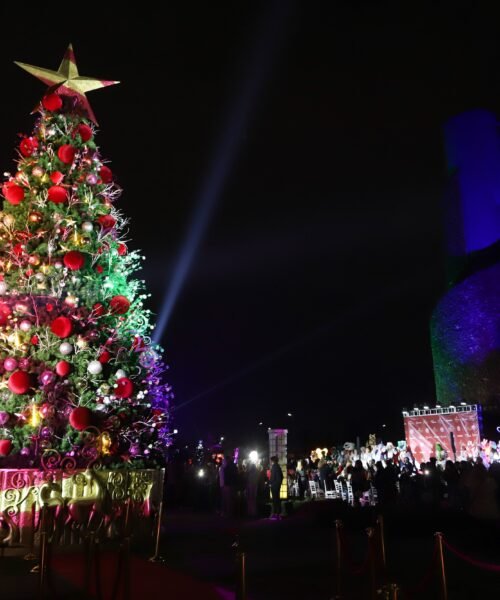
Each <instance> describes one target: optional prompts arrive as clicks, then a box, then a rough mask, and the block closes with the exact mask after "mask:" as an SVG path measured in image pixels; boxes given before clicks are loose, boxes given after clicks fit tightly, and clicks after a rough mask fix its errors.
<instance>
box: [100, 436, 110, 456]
mask: <svg viewBox="0 0 500 600" xmlns="http://www.w3.org/2000/svg"><path fill="white" fill-rule="evenodd" d="M110 448H111V436H110V435H109V433H108V432H107V431H103V432H102V433H101V435H100V436H99V437H98V438H97V451H98V452H100V453H101V454H109V449H110Z"/></svg>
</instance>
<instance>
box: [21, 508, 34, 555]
mask: <svg viewBox="0 0 500 600" xmlns="http://www.w3.org/2000/svg"><path fill="white" fill-rule="evenodd" d="M35 515H36V504H35V503H33V504H32V506H31V527H30V530H31V533H30V535H31V539H30V549H29V552H28V553H27V554H25V555H24V556H23V558H24V560H36V554H35Z"/></svg>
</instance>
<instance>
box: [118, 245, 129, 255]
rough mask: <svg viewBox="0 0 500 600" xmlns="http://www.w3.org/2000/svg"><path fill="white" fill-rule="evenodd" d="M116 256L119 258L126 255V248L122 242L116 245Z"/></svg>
mask: <svg viewBox="0 0 500 600" xmlns="http://www.w3.org/2000/svg"><path fill="white" fill-rule="evenodd" d="M118 254H119V255H120V256H125V254H127V246H125V244H124V243H122V242H121V243H120V244H118Z"/></svg>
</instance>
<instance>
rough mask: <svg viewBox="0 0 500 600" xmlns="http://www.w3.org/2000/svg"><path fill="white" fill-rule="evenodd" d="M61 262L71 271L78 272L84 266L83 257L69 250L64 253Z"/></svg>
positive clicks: (76, 251) (75, 251)
mask: <svg viewBox="0 0 500 600" xmlns="http://www.w3.org/2000/svg"><path fill="white" fill-rule="evenodd" d="M63 262H64V265H65V266H66V267H68V269H70V270H71V271H79V270H80V269H81V268H82V267H83V266H84V265H85V255H84V254H82V253H81V252H79V251H78V250H71V251H70V252H66V254H65V255H64V258H63Z"/></svg>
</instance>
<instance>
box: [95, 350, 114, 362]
mask: <svg viewBox="0 0 500 600" xmlns="http://www.w3.org/2000/svg"><path fill="white" fill-rule="evenodd" d="M110 358H111V352H108V351H107V350H103V351H102V352H101V354H99V358H98V359H97V360H98V361H99V362H100V363H102V364H103V365H105V364H106V363H107V362H109V359H110Z"/></svg>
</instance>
